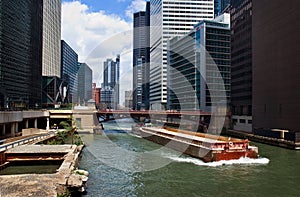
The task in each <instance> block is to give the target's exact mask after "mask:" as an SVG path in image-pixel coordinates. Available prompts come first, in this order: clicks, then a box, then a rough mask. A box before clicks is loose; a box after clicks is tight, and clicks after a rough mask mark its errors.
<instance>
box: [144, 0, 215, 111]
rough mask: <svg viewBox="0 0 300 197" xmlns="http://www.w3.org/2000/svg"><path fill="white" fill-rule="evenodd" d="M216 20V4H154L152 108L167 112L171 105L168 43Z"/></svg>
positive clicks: (184, 0)
mask: <svg viewBox="0 0 300 197" xmlns="http://www.w3.org/2000/svg"><path fill="white" fill-rule="evenodd" d="M213 18H214V0H196V1H195V0H180V1H179V0H176V1H175V0H150V24H151V28H150V88H149V89H150V90H149V91H150V105H151V106H150V107H151V108H152V109H157V110H163V109H165V107H166V102H167V41H168V39H171V38H172V37H174V36H180V35H184V34H186V33H188V32H189V31H190V30H192V29H193V25H195V24H196V23H198V22H199V21H200V20H203V19H207V20H209V19H213Z"/></svg>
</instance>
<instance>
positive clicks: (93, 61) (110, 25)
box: [62, 0, 146, 104]
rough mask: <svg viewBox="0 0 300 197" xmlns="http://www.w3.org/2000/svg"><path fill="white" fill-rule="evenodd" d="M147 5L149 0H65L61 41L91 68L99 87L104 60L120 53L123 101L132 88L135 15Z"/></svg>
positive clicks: (121, 94) (121, 96) (80, 60)
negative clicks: (126, 91) (127, 91)
mask: <svg viewBox="0 0 300 197" xmlns="http://www.w3.org/2000/svg"><path fill="white" fill-rule="evenodd" d="M145 6H146V0H77V1H74V0H73V1H72V0H62V40H65V41H66V42H67V43H68V44H69V45H70V46H71V47H72V48H73V49H74V51H76V52H77V54H78V59H79V62H85V63H87V64H88V65H89V67H91V69H92V70H93V82H95V83H96V84H97V86H98V87H100V86H101V83H102V77H103V76H102V74H103V62H104V61H105V60H106V59H115V58H116V56H117V54H120V55H121V63H120V104H123V102H124V100H125V99H124V97H125V94H124V91H125V90H132V39H133V35H132V31H133V24H132V16H133V13H135V12H138V11H144V10H145Z"/></svg>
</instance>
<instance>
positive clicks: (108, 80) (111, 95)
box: [101, 55, 120, 109]
mask: <svg viewBox="0 0 300 197" xmlns="http://www.w3.org/2000/svg"><path fill="white" fill-rule="evenodd" d="M103 66H104V70H103V84H102V89H101V102H103V103H105V104H106V105H107V108H108V109H117V107H118V104H119V101H120V96H119V95H120V93H119V91H120V90H119V89H120V82H119V80H120V55H117V58H116V61H113V60H112V59H107V60H106V61H105V62H104V63H103Z"/></svg>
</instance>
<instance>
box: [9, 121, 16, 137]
mask: <svg viewBox="0 0 300 197" xmlns="http://www.w3.org/2000/svg"><path fill="white" fill-rule="evenodd" d="M10 136H11V137H15V136H16V123H14V122H13V123H11V124H10Z"/></svg>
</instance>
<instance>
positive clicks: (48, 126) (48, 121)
mask: <svg viewBox="0 0 300 197" xmlns="http://www.w3.org/2000/svg"><path fill="white" fill-rule="evenodd" d="M49 129H50V118H47V126H46V130H47V131H48V130H49Z"/></svg>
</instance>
